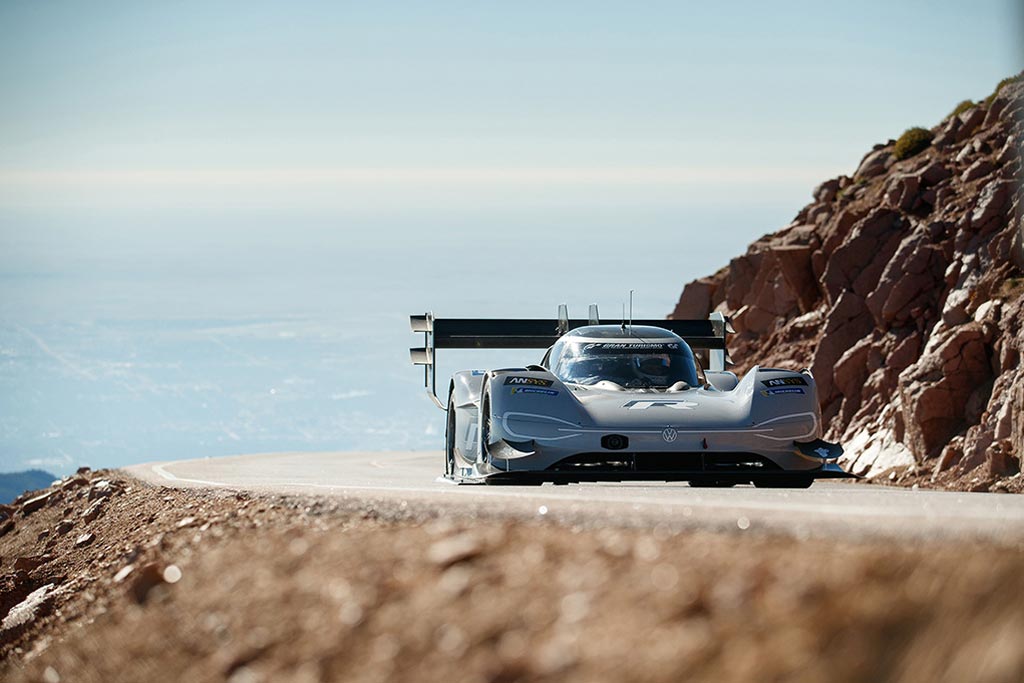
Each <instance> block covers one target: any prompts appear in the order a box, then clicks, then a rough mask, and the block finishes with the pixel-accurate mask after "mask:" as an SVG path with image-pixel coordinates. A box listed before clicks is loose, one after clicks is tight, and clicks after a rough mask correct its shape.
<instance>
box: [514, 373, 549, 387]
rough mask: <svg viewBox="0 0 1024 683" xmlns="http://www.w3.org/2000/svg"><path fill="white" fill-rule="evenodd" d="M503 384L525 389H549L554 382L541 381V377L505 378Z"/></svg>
mask: <svg viewBox="0 0 1024 683" xmlns="http://www.w3.org/2000/svg"><path fill="white" fill-rule="evenodd" d="M505 384H506V385H508V384H511V385H513V386H515V385H519V386H525V387H550V386H551V385H552V384H554V381H552V380H550V379H543V378H541V377H513V376H509V377H506V378H505Z"/></svg>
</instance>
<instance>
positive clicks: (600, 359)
mask: <svg viewBox="0 0 1024 683" xmlns="http://www.w3.org/2000/svg"><path fill="white" fill-rule="evenodd" d="M548 367H549V369H550V370H551V372H553V373H554V374H555V376H557V377H558V378H559V379H561V380H562V381H563V382H571V383H575V384H585V385H589V384H596V383H597V382H600V381H602V380H607V381H610V382H614V383H615V384H618V385H619V386H622V387H627V388H656V389H667V388H669V387H671V386H672V385H673V384H676V383H677V382H686V383H687V384H689V385H690V386H691V387H697V386H700V380H699V378H698V370H697V363H696V361H695V360H694V357H693V351H692V350H691V349H690V346H689V345H688V344H687V343H686V342H685V341H683V340H682V339H681V338H680V337H678V336H676V335H674V334H672V333H671V332H668V331H667V330H662V329H659V328H646V327H645V328H639V327H637V328H633V329H632V330H631V331H629V332H624V331H622V330H621V328H619V327H616V326H610V325H609V326H600V327H582V328H577V329H575V330H573V331H572V332H570V333H569V334H567V335H565V336H564V337H562V338H561V339H560V340H559V341H558V342H557V343H556V344H555V345H554V346H553V347H552V348H551V353H550V354H549V356H548Z"/></svg>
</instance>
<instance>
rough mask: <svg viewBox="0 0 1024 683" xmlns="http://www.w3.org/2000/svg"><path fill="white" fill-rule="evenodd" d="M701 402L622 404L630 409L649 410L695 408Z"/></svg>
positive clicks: (640, 402) (639, 402) (632, 402)
mask: <svg viewBox="0 0 1024 683" xmlns="http://www.w3.org/2000/svg"><path fill="white" fill-rule="evenodd" d="M698 405H699V404H697V403H694V402H693V401H630V402H628V403H624V404H623V405H622V407H623V408H627V409H629V410H647V409H648V408H671V409H672V410H693V409H694V408H696V407H697V406H698Z"/></svg>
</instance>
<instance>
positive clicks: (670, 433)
mask: <svg viewBox="0 0 1024 683" xmlns="http://www.w3.org/2000/svg"><path fill="white" fill-rule="evenodd" d="M678 436H679V432H677V431H676V430H675V429H673V428H672V427H665V428H664V429H663V430H661V438H663V439H664V440H665V443H672V442H673V441H675V440H676V438H677V437H678Z"/></svg>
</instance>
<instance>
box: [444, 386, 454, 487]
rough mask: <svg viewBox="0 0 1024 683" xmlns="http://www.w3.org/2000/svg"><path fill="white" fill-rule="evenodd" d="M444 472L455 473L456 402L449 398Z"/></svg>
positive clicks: (446, 474)
mask: <svg viewBox="0 0 1024 683" xmlns="http://www.w3.org/2000/svg"><path fill="white" fill-rule="evenodd" d="M444 473H445V476H452V475H454V474H455V402H454V401H452V399H451V398H449V399H448V419H447V420H446V426H445V430H444Z"/></svg>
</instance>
